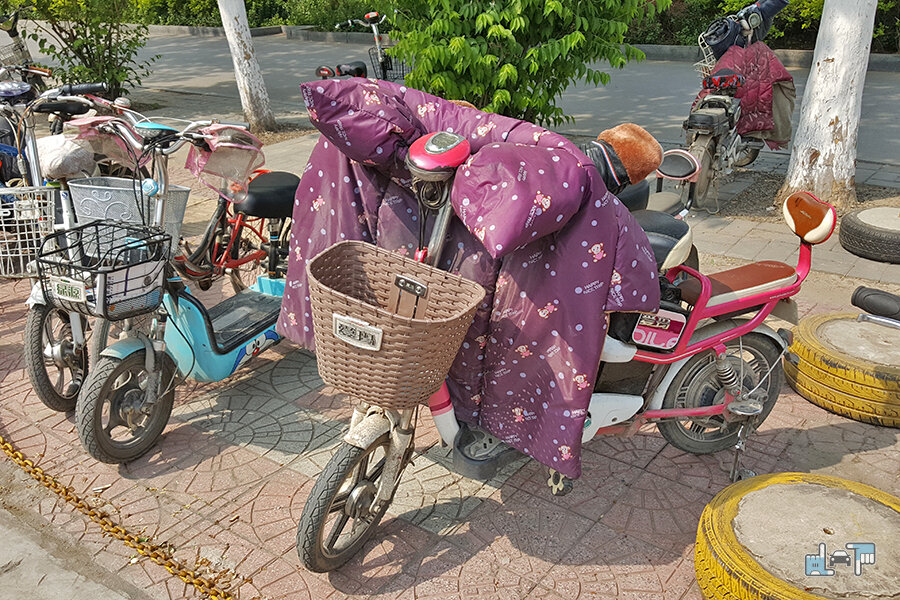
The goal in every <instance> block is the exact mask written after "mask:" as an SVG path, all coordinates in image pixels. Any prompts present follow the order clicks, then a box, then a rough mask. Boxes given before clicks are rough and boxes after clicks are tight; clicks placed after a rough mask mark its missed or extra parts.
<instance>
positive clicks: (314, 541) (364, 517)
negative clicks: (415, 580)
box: [297, 434, 390, 573]
mask: <svg viewBox="0 0 900 600" xmlns="http://www.w3.org/2000/svg"><path fill="white" fill-rule="evenodd" d="M389 446H390V438H389V437H388V435H387V434H385V435H383V436H381V437H380V438H378V439H377V440H375V441H374V442H373V443H372V444H371V445H369V447H368V448H366V449H362V448H357V447H356V446H351V445H350V444H348V443H346V442H341V445H340V447H339V448H338V450H337V452H335V454H334V456H332V457H331V460H330V461H329V462H328V465H327V466H326V467H325V470H324V471H322V474H321V475H319V478H318V479H317V480H316V484H315V485H314V486H313V489H312V491H311V492H310V493H309V498H308V499H307V500H306V505H305V506H304V507H303V515H302V516H301V517H300V524H299V525H298V526H297V554H299V555H300V561H301V562H302V563H303V565H304V566H305V567H306V568H307V569H309V570H310V571H315V572H317V573H324V572H326V571H332V570H334V569H337V568H338V567H340V566H341V565H343V564H344V563H346V562H347V561H348V560H350V559H351V558H352V557H353V555H354V554H356V553H357V552H358V551H359V549H360V548H361V547H362V545H363V544H365V543H366V540H368V539H369V537H370V536H371V535H372V533H373V532H374V531H375V527H376V526H377V525H378V523H379V522H380V521H381V518H382V517H383V516H384V513H385V512H386V511H387V508H388V505H389V503H385V504H384V505H383V506H381V507H378V508H376V507H374V506H373V503H374V500H375V496H376V494H377V493H378V486H379V485H380V484H381V479H382V474H383V473H384V463H385V457H386V453H387V450H388V447H389Z"/></svg>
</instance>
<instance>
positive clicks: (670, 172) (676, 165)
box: [657, 152, 697, 179]
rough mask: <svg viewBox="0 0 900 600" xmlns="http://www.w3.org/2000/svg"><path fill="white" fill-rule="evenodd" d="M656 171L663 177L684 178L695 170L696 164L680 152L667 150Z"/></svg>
mask: <svg viewBox="0 0 900 600" xmlns="http://www.w3.org/2000/svg"><path fill="white" fill-rule="evenodd" d="M657 171H659V172H660V174H662V175H664V176H665V177H671V178H673V179H685V178H687V177H690V176H691V175H693V174H694V173H695V172H696V171H697V164H696V163H695V162H693V161H692V160H691V159H690V158H688V157H687V156H685V155H684V154H682V153H680V152H667V153H666V154H664V155H663V161H662V164H661V165H659V168H658V169H657Z"/></svg>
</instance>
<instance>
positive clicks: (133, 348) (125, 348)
mask: <svg viewBox="0 0 900 600" xmlns="http://www.w3.org/2000/svg"><path fill="white" fill-rule="evenodd" d="M144 349H146V346H144V342H143V340H141V339H140V338H138V337H134V336H128V337H127V338H125V339H123V340H119V341H118V342H115V343H114V344H111V345H109V346H107V347H106V348H104V349H103V350H102V351H101V352H100V356H108V357H110V358H118V359H119V360H122V359H124V358H126V357H128V356H131V355H132V354H134V353H135V352H137V351H139V350H144Z"/></svg>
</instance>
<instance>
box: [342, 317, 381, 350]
mask: <svg viewBox="0 0 900 600" xmlns="http://www.w3.org/2000/svg"><path fill="white" fill-rule="evenodd" d="M332 322H333V324H334V335H335V337H337V338H338V339H340V340H343V341H345V342H347V343H348V344H350V345H351V346H356V347H357V348H362V349H363V350H372V351H377V350H380V349H381V335H382V331H381V329H379V328H378V327H373V326H371V325H369V324H368V323H366V322H365V321H360V320H359V319H354V318H353V317H348V316H346V315H341V314H338V313H332Z"/></svg>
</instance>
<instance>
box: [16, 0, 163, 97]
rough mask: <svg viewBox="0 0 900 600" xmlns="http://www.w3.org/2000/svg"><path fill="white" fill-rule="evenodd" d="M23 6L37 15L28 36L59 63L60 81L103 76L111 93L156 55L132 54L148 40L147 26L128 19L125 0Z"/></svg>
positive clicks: (48, 0) (133, 80) (37, 1)
mask: <svg viewBox="0 0 900 600" xmlns="http://www.w3.org/2000/svg"><path fill="white" fill-rule="evenodd" d="M5 4H6V7H9V6H10V5H11V4H12V5H16V4H17V5H20V6H23V5H25V3H24V2H7V3H5ZM27 6H29V7H30V10H31V16H32V17H33V18H34V19H36V21H35V22H34V25H35V26H36V30H35V31H33V32H32V33H30V34H28V37H30V38H31V39H33V40H36V41H37V42H38V46H39V48H40V50H41V52H42V53H43V54H45V55H47V56H50V57H51V58H52V59H53V60H54V61H55V62H56V63H57V64H58V65H59V66H58V67H56V68H55V69H54V75H55V76H56V77H57V78H58V79H60V80H61V81H63V82H67V83H78V82H104V83H107V84H109V86H110V95H111V96H116V95H118V94H119V93H121V91H122V90H123V89H125V88H130V87H135V86H138V85H140V83H141V78H142V77H144V76H146V75H147V74H149V73H150V64H151V63H152V62H153V60H155V57H154V58H152V59H150V60H138V57H137V54H138V51H139V50H140V49H141V48H143V47H144V44H145V43H146V42H147V28H146V27H144V26H133V25H129V24H128V21H129V20H130V19H129V16H130V12H131V11H130V8H131V4H130V2H129V1H128V0H30V1H29V2H28V3H27Z"/></svg>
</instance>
